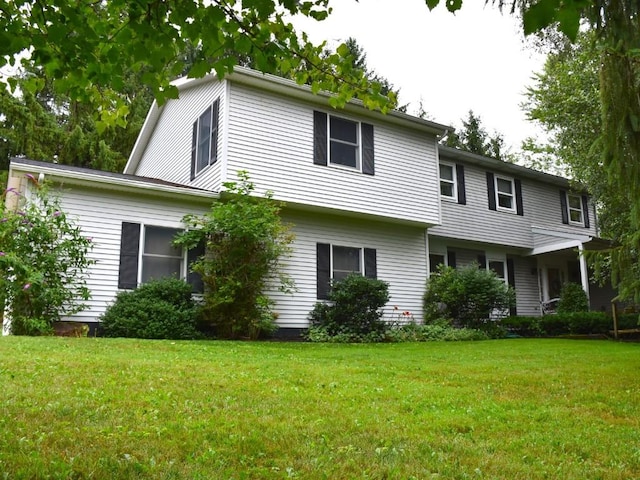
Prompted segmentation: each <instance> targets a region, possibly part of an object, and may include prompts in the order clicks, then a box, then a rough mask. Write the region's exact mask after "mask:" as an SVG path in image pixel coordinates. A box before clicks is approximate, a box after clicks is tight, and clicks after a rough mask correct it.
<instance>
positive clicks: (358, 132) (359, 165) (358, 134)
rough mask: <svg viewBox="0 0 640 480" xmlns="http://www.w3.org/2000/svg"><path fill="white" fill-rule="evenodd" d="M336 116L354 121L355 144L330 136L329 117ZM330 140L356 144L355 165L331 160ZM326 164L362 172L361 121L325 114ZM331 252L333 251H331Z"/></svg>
mask: <svg viewBox="0 0 640 480" xmlns="http://www.w3.org/2000/svg"><path fill="white" fill-rule="evenodd" d="M332 118H336V119H338V120H342V121H345V122H350V123H354V124H355V125H356V137H357V138H356V141H357V143H356V144H353V143H351V142H346V141H344V140H339V139H334V138H332V137H331V119H332ZM331 142H337V143H341V144H343V145H351V146H354V145H355V146H356V166H355V167H351V166H349V165H344V164H342V163H336V162H333V161H332V160H331ZM327 165H329V166H331V167H336V168H342V169H346V170H348V171H352V172H353V171H355V172H360V173H363V171H362V122H360V121H358V120H352V119H350V118H345V117H340V116H338V115H331V114H328V115H327ZM332 252H333V251H332Z"/></svg>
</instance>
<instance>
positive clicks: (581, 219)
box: [566, 192, 585, 227]
mask: <svg viewBox="0 0 640 480" xmlns="http://www.w3.org/2000/svg"><path fill="white" fill-rule="evenodd" d="M566 196H567V219H568V221H569V225H577V226H580V227H584V217H585V212H584V205H583V200H582V195H578V194H576V193H570V192H566ZM571 197H574V198H577V199H578V205H580V208H579V209H577V208H573V207H572V206H571ZM571 211H574V212H575V211H580V221H579V222H576V221H575V220H571Z"/></svg>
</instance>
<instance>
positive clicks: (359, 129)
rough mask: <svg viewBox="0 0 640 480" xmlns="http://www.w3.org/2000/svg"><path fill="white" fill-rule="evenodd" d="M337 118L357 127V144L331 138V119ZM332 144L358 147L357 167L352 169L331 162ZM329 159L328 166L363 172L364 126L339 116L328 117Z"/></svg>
mask: <svg viewBox="0 0 640 480" xmlns="http://www.w3.org/2000/svg"><path fill="white" fill-rule="evenodd" d="M332 118H335V119H338V120H341V121H344V122H350V123H354V124H355V125H356V143H351V142H347V141H345V140H339V139H337V138H336V139H334V138H332V137H331V119H332ZM331 142H336V143H341V144H343V145H350V146H355V147H356V166H355V167H351V166H349V165H344V164H342V163H335V162H333V161H332V160H331ZM327 159H328V162H327V163H328V165H330V166H332V167H336V168H344V169H347V170H351V171H356V172H362V126H361V122H359V121H357V120H352V119H350V118H345V117H340V116H338V115H327Z"/></svg>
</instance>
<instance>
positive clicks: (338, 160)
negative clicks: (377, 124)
mask: <svg viewBox="0 0 640 480" xmlns="http://www.w3.org/2000/svg"><path fill="white" fill-rule="evenodd" d="M313 139H314V140H313V150H314V154H313V163H314V164H316V165H324V166H327V165H335V166H339V167H347V168H349V169H353V170H356V171H360V172H362V173H364V174H367V175H374V174H375V171H374V170H375V168H374V140H373V125H370V124H368V123H363V122H357V121H354V120H348V119H346V118H342V117H335V116H333V115H327V114H326V113H324V112H313Z"/></svg>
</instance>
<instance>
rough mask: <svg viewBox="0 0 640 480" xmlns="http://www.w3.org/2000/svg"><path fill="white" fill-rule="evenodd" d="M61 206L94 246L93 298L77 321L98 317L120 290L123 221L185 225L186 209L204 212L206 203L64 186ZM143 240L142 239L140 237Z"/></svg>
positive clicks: (90, 286)
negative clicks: (183, 222) (119, 276)
mask: <svg viewBox="0 0 640 480" xmlns="http://www.w3.org/2000/svg"><path fill="white" fill-rule="evenodd" d="M61 201H62V208H63V210H64V211H65V212H67V213H68V214H69V216H70V217H71V218H76V219H77V221H78V225H79V226H80V228H81V229H82V233H83V234H84V235H86V236H87V237H91V239H92V241H93V244H94V248H93V251H92V253H91V257H92V258H93V259H95V260H96V264H95V265H93V266H92V267H91V270H90V275H89V278H88V287H89V288H90V289H91V292H92V298H91V300H90V301H89V302H87V305H88V308H87V310H85V311H83V312H80V313H79V314H77V315H74V316H73V320H77V321H97V320H98V317H99V316H100V315H101V314H102V313H104V311H105V309H106V307H107V305H109V304H110V303H112V302H113V300H114V299H115V295H116V293H117V292H118V268H119V262H120V235H121V229H122V222H134V223H145V224H147V225H154V226H157V227H165V228H172V229H178V228H184V225H183V224H182V222H181V219H182V217H183V216H184V215H186V214H187V213H196V214H199V213H204V212H205V211H207V210H208V209H209V206H210V205H207V204H206V203H203V204H194V203H182V202H178V201H175V200H171V199H168V198H164V199H158V198H151V197H147V196H142V195H131V194H128V195H125V194H119V193H118V194H114V193H108V192H105V191H99V190H95V189H92V190H85V189H79V188H74V189H72V190H69V189H68V188H65V189H63V190H62V191H61ZM141 240H142V239H141Z"/></svg>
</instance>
